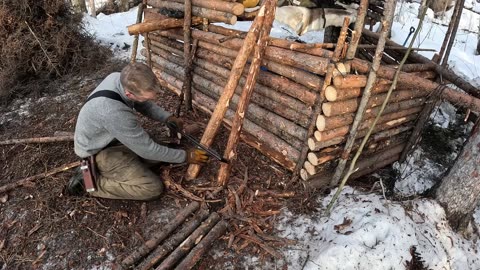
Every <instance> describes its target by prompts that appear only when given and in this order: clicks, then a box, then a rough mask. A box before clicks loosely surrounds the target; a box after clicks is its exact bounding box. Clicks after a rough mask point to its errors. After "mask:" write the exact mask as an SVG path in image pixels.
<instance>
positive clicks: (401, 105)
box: [142, 0, 480, 180]
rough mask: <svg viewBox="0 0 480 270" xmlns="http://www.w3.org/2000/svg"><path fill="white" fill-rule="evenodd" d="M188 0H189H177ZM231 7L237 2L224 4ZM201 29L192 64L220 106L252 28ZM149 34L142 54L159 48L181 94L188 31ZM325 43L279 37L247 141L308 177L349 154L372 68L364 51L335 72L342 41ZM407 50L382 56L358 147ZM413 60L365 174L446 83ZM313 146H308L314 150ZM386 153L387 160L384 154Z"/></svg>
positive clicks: (164, 70)
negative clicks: (437, 80) (345, 152)
mask: <svg viewBox="0 0 480 270" xmlns="http://www.w3.org/2000/svg"><path fill="white" fill-rule="evenodd" d="M148 2H149V3H152V6H154V8H163V7H165V6H166V5H165V4H164V3H163V2H164V1H161V0H155V1H153V0H152V1H148ZM178 2H181V1H180V0H178V1H173V3H178ZM200 2H202V1H192V3H193V5H194V6H195V5H198V6H200ZM217 2H222V1H217ZM223 3H229V2H223ZM203 8H207V7H206V6H204V7H203ZM222 12H227V10H225V8H223V9H222ZM231 12H232V13H231V14H234V13H233V11H231ZM193 15H195V13H194V14H193ZM158 16H163V15H158V13H155V12H154V11H153V10H152V9H150V10H149V9H146V10H145V20H147V21H148V20H150V19H152V20H158V19H159V18H160V17H158ZM163 18H165V17H163ZM192 22H194V20H193V18H192ZM191 36H192V40H195V41H196V42H197V45H198V46H197V47H196V48H197V49H196V53H195V56H194V58H193V67H192V71H193V72H192V74H193V75H192V97H193V103H194V104H195V105H196V106H197V107H198V108H200V109H201V110H203V111H205V112H207V113H210V114H211V113H212V112H213V111H214V110H215V108H216V106H217V101H218V99H219V97H220V96H221V95H222V93H223V91H224V89H225V88H226V86H227V83H228V80H229V78H230V75H231V69H232V67H234V63H235V60H236V58H237V56H238V52H239V50H240V48H241V47H242V44H243V42H244V40H245V38H246V36H247V33H246V32H241V31H237V30H231V29H227V28H224V27H221V26H218V25H208V26H204V27H203V30H199V29H197V28H195V27H194V28H192V31H191ZM149 38H150V42H151V43H150V46H149V48H150V51H147V50H145V49H144V50H143V51H142V54H143V55H145V56H147V55H149V54H150V55H151V57H152V61H153V67H154V72H155V74H156V75H157V77H158V79H159V81H160V83H161V84H162V86H163V87H164V88H166V89H169V90H171V91H173V92H174V93H177V94H179V95H180V93H181V89H182V87H183V81H184V78H185V71H184V69H185V68H184V62H185V61H184V56H183V55H184V54H183V46H184V44H183V40H184V35H183V31H182V30H181V29H179V28H177V29H168V30H159V31H153V32H150V33H149ZM361 40H362V41H363V42H364V43H366V44H367V45H368V44H375V42H376V41H375V40H373V39H371V37H362V39H361ZM324 45H325V44H324ZM324 45H322V44H299V43H296V42H292V41H287V40H283V39H277V38H272V37H270V38H269V42H268V46H267V48H266V50H265V54H264V57H263V59H262V60H261V70H260V72H259V75H258V78H257V81H256V83H255V86H254V87H255V88H254V92H253V94H252V96H251V100H250V103H249V105H248V111H247V113H246V116H245V120H244V123H243V130H242V134H241V137H242V139H243V140H244V141H245V142H246V143H247V144H249V145H250V146H252V147H254V148H256V149H258V150H259V151H260V152H262V153H263V154H264V155H266V156H268V157H269V158H271V159H272V160H274V161H275V162H277V163H279V164H280V165H282V166H283V167H284V168H286V169H288V170H290V171H297V170H298V171H299V173H300V176H301V178H302V179H304V180H312V179H319V177H320V178H321V176H322V173H323V172H324V171H325V168H327V167H329V166H331V165H332V164H334V163H335V162H336V160H337V159H338V158H339V157H340V155H341V154H342V151H341V150H342V147H343V145H344V144H345V142H346V138H347V136H348V134H349V132H350V128H351V125H352V123H353V120H354V117H355V113H356V111H357V109H358V105H359V102H360V98H361V96H362V93H363V90H364V87H365V86H366V82H367V74H368V71H369V68H370V66H369V65H368V62H367V61H363V60H361V59H358V58H354V59H353V60H351V61H342V60H341V57H340V58H339V59H338V60H336V61H333V62H334V63H335V68H333V70H331V72H330V73H328V72H329V63H331V60H332V59H333V58H334V52H333V51H330V50H328V49H326V48H328V47H329V48H335V47H336V46H339V44H336V45H335V44H333V46H324ZM326 45H328V44H326ZM397 47H398V46H397ZM374 49H375V48H374V47H371V48H370V47H368V46H364V47H361V46H360V47H359V49H358V51H357V55H358V56H359V57H361V58H364V59H368V60H371V59H369V57H371V55H373V54H372V52H373V51H374ZM402 53H403V52H402ZM402 53H399V51H398V50H397V49H396V48H393V47H392V48H391V49H390V48H388V47H387V48H386V49H385V53H384V55H383V57H382V60H383V64H384V65H383V66H382V67H381V70H380V71H379V73H378V79H377V81H376V84H375V85H374V87H373V88H372V90H371V93H372V96H371V98H370V99H369V102H368V106H367V110H366V112H365V115H364V117H363V121H362V122H361V124H360V127H359V130H358V133H357V137H356V138H357V143H356V144H357V145H355V146H354V149H355V148H358V144H359V139H361V138H363V137H364V136H365V135H366V133H367V130H368V128H369V127H370V125H371V124H372V123H373V120H374V118H375V117H376V115H377V114H378V112H379V108H380V105H381V103H382V102H383V101H384V100H385V98H386V93H387V92H388V90H389V88H390V86H391V85H392V79H393V73H392V71H394V70H395V68H396V65H397V64H398V61H397V60H398V59H400V55H401V54H402ZM342 55H343V54H342ZM252 60H253V58H252V57H250V58H249V60H248V61H247V64H246V65H245V68H244V71H243V74H242V76H241V77H240V78H239V80H238V86H237V88H236V89H235V93H234V94H233V96H232V99H231V100H230V102H229V103H228V104H229V107H228V109H227V111H226V114H225V117H224V119H223V121H224V123H225V124H226V125H227V126H230V125H231V124H232V119H233V117H234V115H235V110H236V109H237V105H238V104H239V100H240V96H241V93H242V88H243V87H244V86H245V84H246V80H247V75H248V70H249V68H250V64H249V63H251V61H252ZM407 63H408V64H407V65H405V67H404V68H403V71H404V72H403V73H402V74H401V76H400V80H399V81H398V84H397V87H396V89H395V90H394V91H393V94H392V96H391V97H390V100H389V104H388V105H387V107H386V109H385V111H384V112H383V115H382V116H381V118H380V120H379V122H378V124H377V126H376V128H375V129H374V133H373V136H372V137H371V138H370V139H369V141H368V143H367V146H366V151H365V152H364V153H363V155H362V156H361V159H360V162H359V170H358V171H357V173H356V174H355V175H357V176H358V175H361V173H362V172H367V171H372V170H375V169H378V168H380V167H383V166H385V165H388V164H390V163H392V162H393V161H396V160H397V159H398V156H399V155H400V153H401V152H402V151H403V149H402V147H404V146H405V143H406V141H408V138H409V134H410V133H411V130H412V128H413V126H414V123H415V121H416V119H417V117H418V114H419V113H420V112H421V110H422V108H423V107H424V104H425V100H426V98H427V96H428V95H429V94H430V93H431V92H432V91H433V90H434V89H435V88H436V87H438V84H435V83H433V82H431V81H430V80H431V79H434V78H435V77H436V73H435V67H434V66H433V65H428V64H423V63H422V64H419V63H418V61H416V59H409V61H408V62H407ZM354 73H355V74H354ZM417 82H419V83H417ZM449 91H450V90H449V89H447V91H446V92H445V93H446V95H452V96H451V97H447V98H449V99H451V100H454V99H455V98H456V100H460V101H461V102H463V103H466V102H467V101H469V100H470V99H467V98H464V97H463V96H462V97H461V98H460V97H459V96H458V94H455V93H452V92H451V91H450V92H449ZM462 98H463V99H462ZM469 98H470V97H469ZM477 101H478V100H472V102H470V103H469V104H470V105H469V106H470V107H472V108H473V109H476V107H475V106H477ZM478 105H480V103H478ZM316 108H318V109H316ZM312 123H313V127H314V130H313V132H311V127H312ZM305 149H308V151H307V153H306V154H304V153H305ZM379 159H381V162H378V160H379ZM304 161H305V162H304ZM299 164H301V165H299ZM299 166H300V168H299ZM302 167H303V168H302ZM323 175H327V174H325V173H323Z"/></svg>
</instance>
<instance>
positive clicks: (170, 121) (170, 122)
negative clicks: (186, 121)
mask: <svg viewBox="0 0 480 270" xmlns="http://www.w3.org/2000/svg"><path fill="white" fill-rule="evenodd" d="M165 123H166V124H167V126H168V127H170V126H173V127H174V128H175V129H177V130H183V120H182V119H180V118H177V117H175V116H170V117H168V118H167V121H166V122H165Z"/></svg>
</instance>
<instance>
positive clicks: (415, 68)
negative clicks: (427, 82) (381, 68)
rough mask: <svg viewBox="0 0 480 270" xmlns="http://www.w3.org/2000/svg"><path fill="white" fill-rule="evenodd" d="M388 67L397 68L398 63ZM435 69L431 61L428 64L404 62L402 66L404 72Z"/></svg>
mask: <svg viewBox="0 0 480 270" xmlns="http://www.w3.org/2000/svg"><path fill="white" fill-rule="evenodd" d="M388 67H390V68H394V69H398V67H399V65H388ZM432 70H435V65H434V64H433V63H429V64H405V65H403V67H402V71H404V72H409V73H410V72H418V71H432Z"/></svg>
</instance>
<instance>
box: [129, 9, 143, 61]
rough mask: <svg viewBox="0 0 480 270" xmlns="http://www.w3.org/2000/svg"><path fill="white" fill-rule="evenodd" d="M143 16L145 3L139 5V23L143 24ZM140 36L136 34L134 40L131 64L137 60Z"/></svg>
mask: <svg viewBox="0 0 480 270" xmlns="http://www.w3.org/2000/svg"><path fill="white" fill-rule="evenodd" d="M142 15H143V3H140V4H138V12H137V23H141V22H142ZM138 35H139V34H135V36H134V38H133V47H132V57H131V58H130V62H131V63H134V62H135V61H136V60H137V50H138Z"/></svg>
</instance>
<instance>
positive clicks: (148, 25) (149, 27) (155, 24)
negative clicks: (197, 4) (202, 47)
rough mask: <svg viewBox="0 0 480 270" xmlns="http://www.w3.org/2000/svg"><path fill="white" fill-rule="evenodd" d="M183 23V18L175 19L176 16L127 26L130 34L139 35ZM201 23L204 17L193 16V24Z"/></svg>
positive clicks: (178, 26)
mask: <svg viewBox="0 0 480 270" xmlns="http://www.w3.org/2000/svg"><path fill="white" fill-rule="evenodd" d="M183 23H184V20H183V19H175V18H167V19H161V20H149V21H146V22H142V23H137V24H132V25H130V26H128V27H127V30H128V34H129V35H138V34H141V33H147V32H152V31H158V30H167V29H172V28H180V27H183ZM201 23H202V18H199V17H192V25H198V24H201ZM182 32H183V30H182Z"/></svg>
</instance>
